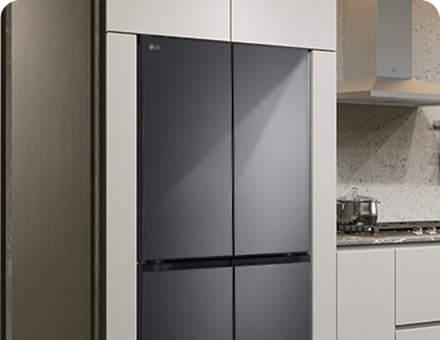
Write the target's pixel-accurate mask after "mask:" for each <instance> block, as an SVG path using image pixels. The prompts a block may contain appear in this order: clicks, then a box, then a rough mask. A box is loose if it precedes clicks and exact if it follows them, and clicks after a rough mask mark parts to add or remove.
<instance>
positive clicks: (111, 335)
mask: <svg viewBox="0 0 440 340" xmlns="http://www.w3.org/2000/svg"><path fill="white" fill-rule="evenodd" d="M136 46H137V44H136V36H134V35H128V34H107V85H106V94H107V95H106V98H107V112H106V148H107V150H106V155H107V157H106V205H107V209H106V221H107V226H106V254H107V255H106V260H107V261H106V264H107V266H106V321H107V322H106V325H107V327H106V333H107V338H106V339H107V340H122V339H123V340H136V305H137V297H136V289H137V285H136V280H137V278H136V277H137V276H136V264H137V263H136Z"/></svg>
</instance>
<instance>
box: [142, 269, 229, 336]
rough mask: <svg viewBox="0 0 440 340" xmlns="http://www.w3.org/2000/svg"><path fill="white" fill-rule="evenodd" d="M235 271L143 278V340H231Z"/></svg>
mask: <svg viewBox="0 0 440 340" xmlns="http://www.w3.org/2000/svg"><path fill="white" fill-rule="evenodd" d="M232 270H233V269H232V268H215V269H193V270H177V271H168V272H151V273H144V274H143V309H142V311H143V314H142V315H141V320H140V322H141V323H142V328H143V330H141V333H142V336H141V337H140V339H142V340H207V339H209V340H232V338H233V328H232V325H233V321H232V320H233V319H232V310H233V309H232V301H233V300H232Z"/></svg>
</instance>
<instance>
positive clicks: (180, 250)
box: [137, 35, 311, 340]
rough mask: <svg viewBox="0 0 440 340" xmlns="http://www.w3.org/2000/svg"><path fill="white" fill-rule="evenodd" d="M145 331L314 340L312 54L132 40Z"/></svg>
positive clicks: (174, 338) (187, 337) (148, 336)
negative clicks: (135, 59) (134, 45)
mask: <svg viewBox="0 0 440 340" xmlns="http://www.w3.org/2000/svg"><path fill="white" fill-rule="evenodd" d="M137 138H138V280H139V281H138V338H139V340H206V339H210V340H260V339H261V340H263V339H264V340H267V339H271V340H288V339H292V340H293V339H295V340H310V339H311V278H310V276H311V273H310V257H311V251H310V223H311V222H310V215H311V212H310V210H311V209H310V115H309V52H308V51H307V50H305V49H298V48H287V47H278V46H264V45H252V44H243V43H230V42H221V41H207V40H196V39H183V38H172V37H158V36H147V35H142V36H139V37H138V136H137Z"/></svg>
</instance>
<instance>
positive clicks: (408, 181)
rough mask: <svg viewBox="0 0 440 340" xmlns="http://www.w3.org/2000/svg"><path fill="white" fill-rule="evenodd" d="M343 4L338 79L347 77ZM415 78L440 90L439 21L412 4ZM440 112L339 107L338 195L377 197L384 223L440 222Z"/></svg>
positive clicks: (428, 9) (418, 2) (427, 8)
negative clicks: (437, 125)
mask: <svg viewBox="0 0 440 340" xmlns="http://www.w3.org/2000/svg"><path fill="white" fill-rule="evenodd" d="M343 15H344V13H343V0H338V58H337V60H338V77H339V78H342V77H343V62H344V60H343V46H344V37H343V33H342V32H343ZM413 74H414V77H415V78H416V79H419V80H425V81H429V82H432V83H435V84H439V85H440V17H439V15H438V14H437V12H436V11H435V10H434V9H433V7H432V5H430V4H429V3H427V2H425V1H423V0H414V1H413ZM438 121H440V107H423V108H419V109H414V108H405V107H390V106H373V105H349V104H340V105H338V126H337V127H338V140H337V143H338V155H337V156H338V188H337V189H338V190H337V191H338V196H339V195H344V194H345V193H347V192H348V191H350V189H351V188H352V187H353V186H356V187H358V188H359V190H360V192H361V193H362V194H365V195H369V196H373V197H376V198H378V199H379V200H380V201H381V203H380V205H379V221H399V220H430V219H440V171H439V168H440V130H438V129H436V128H435V127H434V124H435V123H436V122H438Z"/></svg>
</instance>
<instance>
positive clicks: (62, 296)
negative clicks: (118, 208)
mask: <svg viewBox="0 0 440 340" xmlns="http://www.w3.org/2000/svg"><path fill="white" fill-rule="evenodd" d="M90 11H91V4H90V1H86V0H76V1H71V0H34V1H18V2H15V3H14V4H13V10H12V201H11V202H12V206H11V209H12V219H11V225H12V230H13V242H12V243H13V253H12V257H13V290H12V294H13V296H12V303H13V304H12V317H13V328H12V338H13V339H14V340H29V339H35V340H40V339H41V340H42V339H44V340H60V339H63V340H78V339H81V340H87V339H90V336H91V284H90V282H91V266H90V263H91V251H90V231H91V209H90V206H91V199H90V193H91V152H90V149H91V146H90V144H91V138H90V135H91V133H90V129H91V127H90V122H91V98H90V93H91V91H90V90H91V89H90V77H91V58H90V46H91V41H90V39H91V33H90V30H91V27H90V22H91V20H90Z"/></svg>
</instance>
